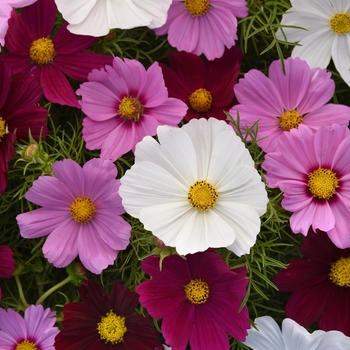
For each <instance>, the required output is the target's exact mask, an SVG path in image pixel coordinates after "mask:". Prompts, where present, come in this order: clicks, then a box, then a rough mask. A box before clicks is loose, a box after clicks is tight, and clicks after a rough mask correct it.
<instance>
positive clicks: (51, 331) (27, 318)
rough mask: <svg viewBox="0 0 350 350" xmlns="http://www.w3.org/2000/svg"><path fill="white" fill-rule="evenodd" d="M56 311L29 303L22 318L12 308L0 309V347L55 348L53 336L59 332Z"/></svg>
mask: <svg viewBox="0 0 350 350" xmlns="http://www.w3.org/2000/svg"><path fill="white" fill-rule="evenodd" d="M54 316H56V312H54V311H51V310H50V309H45V310H44V308H43V306H42V305H31V306H29V307H28V308H27V309H26V311H25V312H24V318H22V317H21V315H20V314H18V313H17V312H15V311H13V310H12V309H8V310H4V309H0V349H38V350H39V349H40V350H44V349H45V350H55V347H54V342H55V336H56V335H57V334H58V333H59V330H58V328H57V327H53V325H54V324H55V322H56V318H55V317H54Z"/></svg>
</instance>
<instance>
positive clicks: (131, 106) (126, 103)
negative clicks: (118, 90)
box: [118, 96, 143, 122]
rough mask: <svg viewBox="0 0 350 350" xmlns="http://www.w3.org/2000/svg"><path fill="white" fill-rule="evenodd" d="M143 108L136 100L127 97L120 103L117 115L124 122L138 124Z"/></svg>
mask: <svg viewBox="0 0 350 350" xmlns="http://www.w3.org/2000/svg"><path fill="white" fill-rule="evenodd" d="M142 111H143V108H142V106H141V103H140V101H139V100H138V99H137V98H134V97H131V96H127V97H123V99H122V100H121V101H120V104H119V108H118V113H119V115H120V116H121V117H122V118H123V119H126V120H131V121H133V122H138V121H139V120H140V116H141V114H142Z"/></svg>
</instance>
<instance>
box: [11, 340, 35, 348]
mask: <svg viewBox="0 0 350 350" xmlns="http://www.w3.org/2000/svg"><path fill="white" fill-rule="evenodd" d="M15 350H38V347H37V346H36V345H35V344H34V343H32V342H31V341H29V340H23V341H22V342H20V343H19V344H17V346H16V347H15Z"/></svg>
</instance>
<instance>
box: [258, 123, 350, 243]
mask: <svg viewBox="0 0 350 350" xmlns="http://www.w3.org/2000/svg"><path fill="white" fill-rule="evenodd" d="M262 167H263V168H264V169H265V170H266V171H267V174H266V181H267V186H269V187H273V188H274V187H279V188H280V190H281V191H284V194H283V195H284V198H283V200H282V206H283V208H284V209H286V210H289V211H291V212H292V213H293V214H292V216H291V218H290V226H291V229H292V231H293V232H294V233H298V232H301V233H302V234H303V235H306V234H307V233H308V230H309V228H310V226H312V229H313V230H314V231H315V230H316V229H319V230H322V231H325V232H327V233H328V236H329V238H330V239H331V240H332V242H333V243H334V244H335V245H336V246H337V247H339V248H347V247H350V234H349V222H350V181H349V179H350V131H349V129H348V128H347V127H346V126H339V125H336V124H334V125H332V126H331V127H329V126H321V127H320V128H319V129H318V130H317V131H316V132H315V133H313V132H312V130H311V129H310V128H309V127H307V126H305V125H299V128H298V129H292V130H291V131H290V132H289V133H284V134H282V135H281V136H280V143H279V152H271V153H268V154H267V155H266V156H265V161H264V162H263V164H262Z"/></svg>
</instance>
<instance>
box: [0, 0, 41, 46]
mask: <svg viewBox="0 0 350 350" xmlns="http://www.w3.org/2000/svg"><path fill="white" fill-rule="evenodd" d="M36 1H37V0H1V2H0V51H1V46H4V45H5V36H6V33H7V29H8V27H9V24H8V20H9V18H10V17H11V12H12V10H13V8H21V7H25V6H28V5H31V4H33V3H34V2H36Z"/></svg>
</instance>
